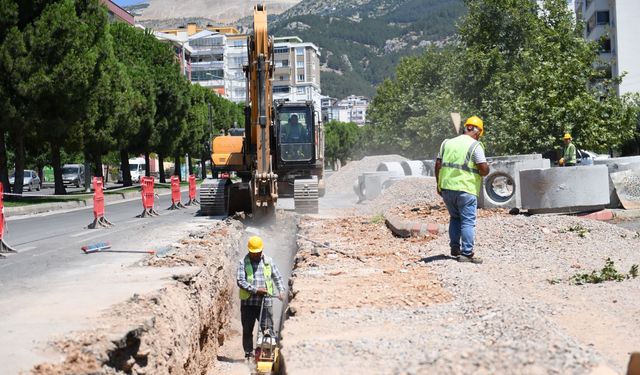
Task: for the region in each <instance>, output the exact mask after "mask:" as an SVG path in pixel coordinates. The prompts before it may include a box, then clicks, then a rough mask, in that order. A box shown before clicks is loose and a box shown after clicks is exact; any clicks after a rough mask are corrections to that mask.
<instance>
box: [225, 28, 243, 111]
mask: <svg viewBox="0 0 640 375" xmlns="http://www.w3.org/2000/svg"><path fill="white" fill-rule="evenodd" d="M247 63H248V57H247V36H246V35H244V34H235V35H227V65H226V69H227V75H226V77H227V86H226V92H227V98H228V99H229V100H231V101H233V102H235V103H240V102H246V101H247V79H246V77H245V75H244V70H243V69H242V67H243V66H244V65H247Z"/></svg>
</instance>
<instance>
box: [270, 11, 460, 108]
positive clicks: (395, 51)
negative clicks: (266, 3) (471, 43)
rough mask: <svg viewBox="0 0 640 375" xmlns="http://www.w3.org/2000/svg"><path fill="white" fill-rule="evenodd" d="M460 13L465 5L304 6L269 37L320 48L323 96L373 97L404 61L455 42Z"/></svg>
mask: <svg viewBox="0 0 640 375" xmlns="http://www.w3.org/2000/svg"><path fill="white" fill-rule="evenodd" d="M464 12H465V7H464V3H463V0H348V1H344V0H303V1H301V2H300V3H299V4H297V5H296V6H294V7H292V8H291V9H289V10H287V11H286V12H284V13H282V14H280V15H278V16H275V17H273V20H274V22H273V23H272V26H271V31H272V32H273V33H274V35H276V36H285V35H297V36H299V37H301V38H302V39H303V40H304V41H305V42H313V43H315V44H317V45H318V46H319V47H320V49H321V63H322V77H321V80H322V91H323V94H326V95H330V96H334V97H338V98H342V97H345V96H347V95H349V94H359V95H366V96H373V94H374V93H375V86H376V85H378V84H379V83H381V82H382V81H383V80H384V79H385V78H386V77H390V76H392V75H393V72H394V70H395V67H396V65H397V63H398V61H399V60H400V58H401V57H402V56H406V55H409V54H415V53H419V52H420V51H422V50H423V49H424V47H425V46H428V45H430V44H432V43H435V44H441V43H443V42H445V41H446V40H447V39H448V38H450V37H451V36H453V35H454V33H455V24H456V21H457V20H458V19H459V17H460V16H461V15H463V14H464Z"/></svg>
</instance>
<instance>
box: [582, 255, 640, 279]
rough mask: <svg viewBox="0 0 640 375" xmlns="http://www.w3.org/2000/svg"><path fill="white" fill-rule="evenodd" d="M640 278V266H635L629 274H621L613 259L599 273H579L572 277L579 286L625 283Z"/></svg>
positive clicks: (608, 260)
mask: <svg viewBox="0 0 640 375" xmlns="http://www.w3.org/2000/svg"><path fill="white" fill-rule="evenodd" d="M636 277H638V265H637V264H634V265H632V266H631V269H630V270H629V272H628V273H626V274H625V273H620V272H619V271H618V270H617V269H616V267H615V265H614V263H613V261H612V260H611V258H607V260H606V261H605V264H604V267H602V269H601V270H599V271H591V272H590V273H578V274H575V275H573V276H572V277H571V281H573V282H574V283H575V284H577V285H583V284H599V283H603V282H605V281H623V280H628V279H635V278H636Z"/></svg>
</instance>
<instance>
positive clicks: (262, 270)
mask: <svg viewBox="0 0 640 375" xmlns="http://www.w3.org/2000/svg"><path fill="white" fill-rule="evenodd" d="M247 247H248V250H249V252H248V254H247V255H245V256H244V258H243V259H242V260H241V261H240V264H239V265H238V271H237V273H236V281H237V284H238V287H240V321H241V322H242V347H243V348H244V355H245V358H247V359H249V358H250V357H251V356H252V355H253V328H254V326H255V323H256V321H257V320H259V319H261V317H260V307H261V304H262V302H263V301H262V300H263V299H264V297H265V296H273V297H277V298H279V299H283V298H284V290H285V288H284V284H283V282H282V275H281V274H280V271H279V270H278V267H277V266H276V265H275V263H273V259H271V258H270V257H268V256H266V255H263V254H262V249H263V247H264V245H263V241H262V238H260V237H258V236H253V237H251V238H249V242H248V244H247ZM274 284H275V285H274ZM274 286H275V288H274ZM276 289H277V291H276ZM272 305H273V304H272V299H271V298H266V299H264V308H263V309H264V311H263V312H262V315H263V316H262V319H261V321H260V327H261V328H262V329H271V330H273V306H272Z"/></svg>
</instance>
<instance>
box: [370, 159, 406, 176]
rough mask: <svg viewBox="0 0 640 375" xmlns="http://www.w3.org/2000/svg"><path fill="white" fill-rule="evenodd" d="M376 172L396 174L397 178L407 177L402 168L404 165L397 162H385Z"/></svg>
mask: <svg viewBox="0 0 640 375" xmlns="http://www.w3.org/2000/svg"><path fill="white" fill-rule="evenodd" d="M376 171H378V172H392V173H395V174H396V175H397V176H406V174H405V172H404V168H402V165H401V164H400V163H399V162H397V161H385V162H382V163H380V164H378V168H376Z"/></svg>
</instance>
